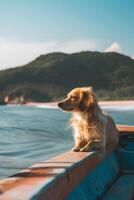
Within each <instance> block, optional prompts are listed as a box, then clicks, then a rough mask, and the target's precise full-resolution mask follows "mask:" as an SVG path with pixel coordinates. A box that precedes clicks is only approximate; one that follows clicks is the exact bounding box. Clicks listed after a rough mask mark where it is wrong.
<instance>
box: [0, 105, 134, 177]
mask: <svg viewBox="0 0 134 200" xmlns="http://www.w3.org/2000/svg"><path fill="white" fill-rule="evenodd" d="M103 109H104V110H105V111H107V112H108V113H110V114H111V116H112V117H113V118H114V120H115V122H116V123H118V124H126V125H134V106H121V107H120V106H104V107H103ZM69 118H70V114H69V113H65V112H62V111H61V110H59V109H58V108H50V107H43V106H38V107H32V106H10V105H9V106H0V179H3V178H5V177H7V176H10V175H12V174H14V173H15V172H18V171H20V170H22V169H24V168H26V167H28V166H30V165H32V164H33V163H36V162H40V161H44V160H46V159H49V158H51V157H53V156H56V155H58V154H61V153H63V152H66V151H68V150H70V149H71V148H72V147H73V143H74V140H73V134H72V131H71V129H70V128H69V125H68V121H69Z"/></svg>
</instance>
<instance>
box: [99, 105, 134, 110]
mask: <svg viewBox="0 0 134 200" xmlns="http://www.w3.org/2000/svg"><path fill="white" fill-rule="evenodd" d="M101 108H102V109H106V110H117V111H127V110H134V105H111V106H110V105H105V106H101Z"/></svg>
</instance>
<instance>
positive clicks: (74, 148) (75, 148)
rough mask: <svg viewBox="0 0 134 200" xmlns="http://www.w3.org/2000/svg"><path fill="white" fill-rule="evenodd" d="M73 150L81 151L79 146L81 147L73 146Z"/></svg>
mask: <svg viewBox="0 0 134 200" xmlns="http://www.w3.org/2000/svg"><path fill="white" fill-rule="evenodd" d="M72 151H76V152H78V151H80V148H79V147H73V148H72Z"/></svg>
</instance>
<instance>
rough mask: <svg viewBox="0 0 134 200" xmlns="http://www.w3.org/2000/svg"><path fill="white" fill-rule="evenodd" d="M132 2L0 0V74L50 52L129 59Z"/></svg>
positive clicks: (133, 32)
mask: <svg viewBox="0 0 134 200" xmlns="http://www.w3.org/2000/svg"><path fill="white" fill-rule="evenodd" d="M133 37H134V1H133V0H0V69H3V68H7V67H13V66H18V65H23V64H25V63H27V62H29V61H31V60H33V59H34V58H35V57H37V56H38V55H40V54H45V53H48V52H53V51H62V52H68V53H71V52H75V51H77V52H78V51H82V50H98V51H117V52H121V53H124V54H127V55H130V56H134V39H133Z"/></svg>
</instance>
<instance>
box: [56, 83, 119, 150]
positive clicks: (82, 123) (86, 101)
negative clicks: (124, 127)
mask: <svg viewBox="0 0 134 200" xmlns="http://www.w3.org/2000/svg"><path fill="white" fill-rule="evenodd" d="M58 106H59V107H60V108H61V109H62V110H64V111H71V112H72V113H73V115H72V118H71V125H72V127H73V128H74V130H75V146H74V148H73V151H92V150H94V149H105V148H106V147H108V146H112V147H114V146H116V145H117V143H118V131H117V129H116V126H115V124H114V122H113V120H112V118H111V117H110V116H109V115H108V114H106V113H104V112H102V110H101V108H100V107H99V105H98V103H97V99H96V97H95V95H94V93H93V90H92V88H91V87H81V88H75V89H73V90H72V91H71V92H69V94H68V95H67V98H66V99H65V100H63V101H61V102H59V103H58Z"/></svg>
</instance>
